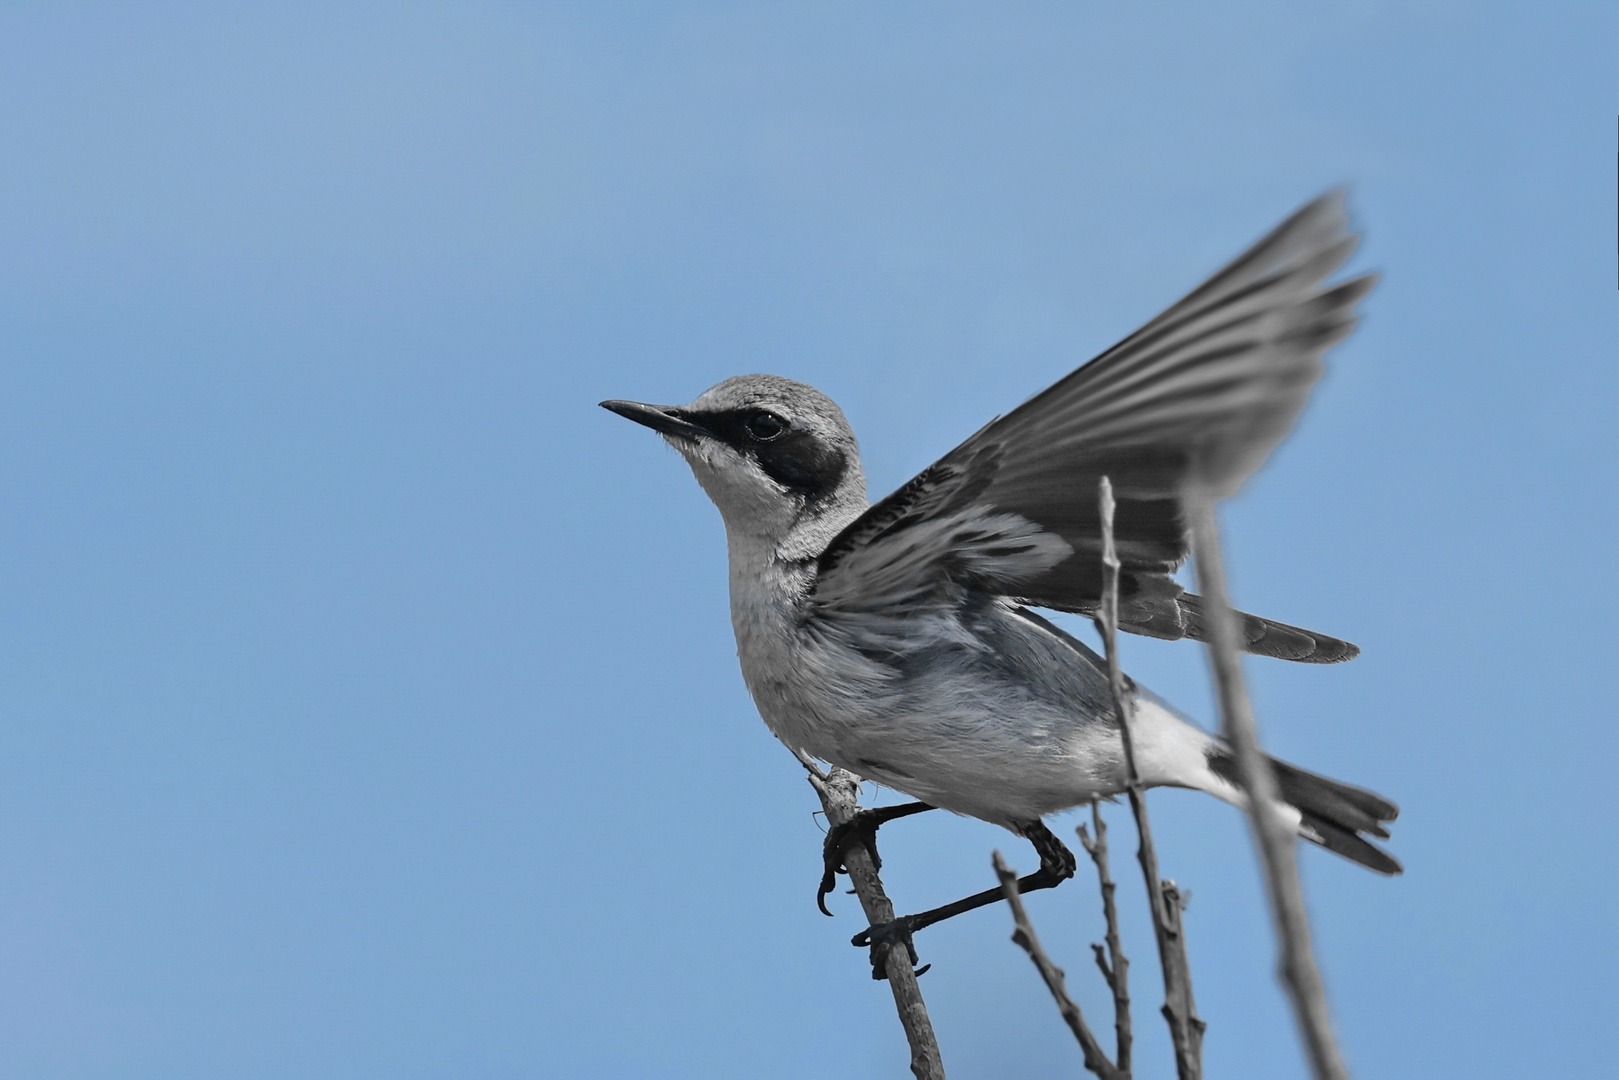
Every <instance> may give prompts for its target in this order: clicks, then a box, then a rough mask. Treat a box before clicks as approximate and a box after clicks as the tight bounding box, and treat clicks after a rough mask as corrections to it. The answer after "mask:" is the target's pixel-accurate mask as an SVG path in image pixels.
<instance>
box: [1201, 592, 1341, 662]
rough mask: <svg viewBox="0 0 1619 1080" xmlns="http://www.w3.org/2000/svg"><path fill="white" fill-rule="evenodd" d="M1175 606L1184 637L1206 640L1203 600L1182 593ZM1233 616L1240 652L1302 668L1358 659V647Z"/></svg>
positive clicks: (1293, 628)
mask: <svg viewBox="0 0 1619 1080" xmlns="http://www.w3.org/2000/svg"><path fill="white" fill-rule="evenodd" d="M1176 603H1178V604H1179V605H1180V610H1181V618H1182V619H1183V620H1184V625H1185V631H1184V632H1185V634H1186V636H1187V637H1189V638H1192V639H1193V640H1196V641H1204V640H1207V638H1206V633H1207V631H1206V626H1207V623H1206V622H1205V617H1204V614H1203V598H1202V597H1201V596H1198V595H1196V594H1194V593H1182V594H1181V595H1180V596H1178V597H1176ZM1237 616H1238V618H1239V619H1241V621H1242V636H1243V646H1242V647H1243V651H1244V652H1250V653H1254V654H1255V655H1258V656H1274V657H1276V658H1277V659H1279V660H1297V661H1300V662H1302V663H1306V664H1341V663H1343V662H1344V661H1345V660H1353V659H1354V658H1355V657H1357V656H1359V655H1360V647H1359V646H1357V645H1352V644H1350V643H1349V642H1347V641H1344V640H1342V639H1341V638H1335V637H1331V636H1329V635H1327V634H1322V633H1318V632H1317V631H1315V630H1306V629H1304V628H1303V627H1299V626H1289V625H1288V624H1287V623H1283V622H1277V621H1276V620H1275V619H1266V618H1263V617H1261V616H1259V615H1250V614H1248V613H1247V612H1246V611H1239V612H1237Z"/></svg>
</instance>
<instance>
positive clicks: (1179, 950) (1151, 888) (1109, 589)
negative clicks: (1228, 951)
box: [1096, 476, 1207, 1080]
mask: <svg viewBox="0 0 1619 1080" xmlns="http://www.w3.org/2000/svg"><path fill="white" fill-rule="evenodd" d="M1099 488H1100V503H1101V518H1102V607H1101V610H1100V611H1099V612H1098V614H1097V617H1096V623H1097V626H1098V627H1099V628H1100V629H1101V631H1102V643H1103V646H1104V651H1105V652H1106V654H1107V677H1108V687H1109V689H1110V690H1111V691H1112V693H1113V712H1114V715H1115V716H1117V717H1118V720H1119V731H1120V734H1121V736H1122V737H1123V739H1124V764H1125V769H1126V775H1127V777H1128V779H1129V785H1128V787H1127V789H1126V790H1127V792H1128V794H1129V796H1130V811H1131V813H1133V814H1134V815H1135V819H1136V832H1137V835H1139V836H1140V838H1141V847H1140V848H1139V849H1138V850H1137V853H1136V854H1137V857H1138V859H1139V861H1140V863H1141V873H1142V876H1143V877H1145V878H1146V882H1147V899H1148V903H1149V904H1150V905H1151V907H1152V925H1153V931H1154V933H1155V935H1156V936H1157V939H1158V962H1159V965H1160V966H1161V967H1162V968H1163V973H1164V1019H1165V1020H1166V1021H1167V1022H1168V1023H1169V1037H1170V1040H1171V1042H1172V1043H1173V1044H1174V1046H1175V1071H1176V1073H1177V1075H1178V1076H1179V1077H1180V1080H1200V1078H1201V1077H1202V1075H1203V1030H1204V1028H1205V1027H1206V1026H1207V1025H1205V1024H1204V1023H1203V1021H1202V1020H1199V1019H1198V1016H1197V1006H1196V1004H1195V1003H1194V1002H1193V1000H1192V967H1191V962H1190V961H1189V960H1188V959H1187V956H1186V939H1185V936H1184V935H1183V934H1182V932H1181V918H1180V915H1181V912H1180V906H1179V904H1178V903H1177V904H1176V905H1175V909H1174V911H1173V912H1171V911H1170V905H1169V903H1168V902H1167V901H1166V899H1165V893H1166V891H1167V890H1166V886H1167V888H1168V889H1173V888H1174V885H1173V883H1172V882H1164V881H1162V880H1161V879H1160V878H1159V876H1158V852H1157V849H1156V848H1155V847H1154V846H1153V842H1152V828H1151V826H1150V825H1149V824H1148V821H1147V800H1146V796H1145V794H1144V792H1143V791H1142V787H1141V774H1140V773H1139V772H1137V771H1136V756H1135V745H1134V742H1133V740H1132V739H1131V737H1130V700H1129V698H1127V697H1126V696H1125V693H1124V673H1123V672H1121V671H1120V670H1119V656H1118V634H1119V554H1118V551H1117V550H1116V548H1115V546H1114V543H1113V509H1114V503H1113V483H1112V481H1111V480H1109V479H1108V478H1107V477H1105V476H1104V477H1102V481H1101V483H1100V485H1099ZM1176 895H1177V896H1178V895H1179V894H1178V893H1176Z"/></svg>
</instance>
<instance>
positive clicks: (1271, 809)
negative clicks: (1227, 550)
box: [1188, 495, 1349, 1080]
mask: <svg viewBox="0 0 1619 1080" xmlns="http://www.w3.org/2000/svg"><path fill="white" fill-rule="evenodd" d="M1188 506H1189V509H1190V510H1191V511H1192V551H1193V555H1194V557H1195V559H1196V562H1197V583H1198V587H1199V589H1200V590H1201V591H1202V593H1203V611H1204V617H1205V618H1206V620H1207V622H1208V644H1209V662H1210V664H1211V665H1212V666H1213V668H1214V678H1215V683H1216V685H1217V687H1218V689H1219V695H1220V730H1221V732H1222V733H1223V734H1224V735H1225V738H1226V741H1227V742H1229V743H1230V744H1231V749H1232V751H1233V752H1234V753H1235V754H1236V758H1237V768H1238V773H1239V775H1240V776H1241V777H1242V786H1243V788H1244V789H1245V790H1246V791H1247V792H1248V816H1249V820H1250V821H1251V822H1252V824H1253V831H1254V841H1255V844H1256V845H1257V846H1258V848H1259V853H1260V866H1261V868H1262V870H1263V871H1264V876H1265V891H1266V893H1267V894H1268V896H1269V897H1270V908H1271V917H1272V919H1273V920H1274V921H1275V925H1276V937H1277V940H1278V942H1279V943H1280V946H1281V961H1280V971H1279V972H1278V974H1279V975H1280V977H1281V979H1282V983H1283V985H1284V986H1286V987H1287V991H1288V997H1289V999H1290V1000H1291V1002H1292V1004H1293V1018H1294V1020H1295V1021H1296V1022H1297V1024H1298V1027H1299V1034H1300V1035H1301V1036H1302V1038H1303V1039H1304V1043H1305V1047H1306V1049H1307V1050H1308V1052H1309V1056H1310V1072H1311V1074H1312V1075H1313V1076H1315V1077H1316V1078H1317V1080H1348V1077H1349V1071H1348V1069H1347V1068H1345V1066H1344V1062H1343V1057H1342V1055H1340V1054H1339V1052H1338V1046H1337V1043H1336V1042H1335V1041H1334V1039H1333V1035H1332V1017H1331V1014H1330V1013H1329V1011H1328V1008H1327V990H1326V986H1325V985H1324V984H1323V983H1322V981H1321V972H1320V970H1319V969H1318V968H1317V967H1316V963H1315V955H1314V950H1313V949H1312V948H1311V945H1310V924H1309V920H1308V917H1307V915H1306V913H1305V909H1304V891H1303V889H1302V888H1301V887H1300V885H1299V871H1298V860H1297V854H1298V852H1297V838H1296V836H1295V835H1294V830H1293V829H1292V827H1291V826H1289V825H1288V823H1287V822H1286V821H1284V820H1283V819H1282V818H1281V816H1280V815H1279V814H1278V813H1277V807H1278V803H1277V798H1276V779H1275V777H1274V776H1272V775H1271V770H1270V769H1269V768H1268V767H1267V764H1266V762H1265V756H1264V754H1263V753H1261V752H1260V749H1259V735H1258V731H1257V728H1256V726H1255V724H1254V714H1253V709H1252V707H1251V705H1250V704H1249V701H1248V694H1247V690H1246V689H1245V688H1244V686H1243V678H1242V665H1241V663H1240V662H1239V661H1238V659H1237V624H1236V616H1235V615H1234V613H1233V612H1232V610H1231V605H1230V603H1229V601H1228V600H1227V598H1226V586H1225V569H1224V567H1223V566H1222V565H1221V563H1220V536H1219V531H1218V528H1217V526H1216V525H1215V521H1214V501H1213V499H1212V498H1210V497H1208V496H1207V495H1199V496H1197V497H1195V498H1192V499H1189V500H1188Z"/></svg>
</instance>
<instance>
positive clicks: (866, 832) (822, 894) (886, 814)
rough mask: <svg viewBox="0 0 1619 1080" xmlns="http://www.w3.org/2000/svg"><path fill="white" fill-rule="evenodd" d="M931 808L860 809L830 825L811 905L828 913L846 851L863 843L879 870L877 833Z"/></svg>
mask: <svg viewBox="0 0 1619 1080" xmlns="http://www.w3.org/2000/svg"><path fill="white" fill-rule="evenodd" d="M932 809H933V807H932V806H929V805H928V804H927V803H925V802H913V803H901V804H900V805H898V806H877V807H873V808H872V809H870V810H862V811H860V812H859V813H858V814H856V815H855V816H854V817H852V818H850V819H849V820H848V821H845V822H844V823H843V824H842V825H834V826H832V828H830V829H828V830H827V831H826V840H825V841H823V842H822V844H821V860H822V863H823V866H824V870H823V872H822V874H821V887H820V889H818V890H817V891H816V893H815V906H816V907H818V908H820V909H821V914H822V915H831V914H832V913H831V912H830V911H828V910H826V898H827V895H828V894H830V893H831V892H832V890H833V889H835V888H837V886H838V874H840V873H845V872H846V871H845V870H844V869H843V856H844V855H845V854H847V853H848V851H849V849H850V848H852V847H854V846H855V844H857V843H859V844H864V845H865V847H866V850H867V851H869V852H870V853H871V861H872V865H873V866H874V867H876V869H878V870H881V869H882V868H883V860H882V858H881V857H880V856H878V854H877V830H878V829H879V828H880V827H881V826H883V825H886V824H887V823H888V822H890V821H893V820H894V819H896V818H902V817H910V816H911V815H912V814H920V813H922V811H924V810H932ZM1053 839H1055V837H1053Z"/></svg>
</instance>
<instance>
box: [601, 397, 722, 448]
mask: <svg viewBox="0 0 1619 1080" xmlns="http://www.w3.org/2000/svg"><path fill="white" fill-rule="evenodd" d="M601 406H602V408H604V409H606V410H607V411H608V412H616V413H618V415H620V416H622V417H624V418H625V419H626V420H634V421H635V422H636V423H637V424H645V425H646V426H647V427H649V428H651V429H652V430H653V431H656V432H660V433H661V434H664V435H678V436H679V437H681V438H683V439H699V438H702V437H703V436H704V435H707V434H708V432H707V431H705V430H704V429H702V428H700V427H698V426H697V425H696V424H694V423H692V422H691V421H689V420H687V419H686V418H685V417H684V416H682V415H681V413H682V411H683V410H681V409H679V408H676V407H675V406H673V405H643V404H641V403H640V402H639V401H604V402H602V403H601Z"/></svg>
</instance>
